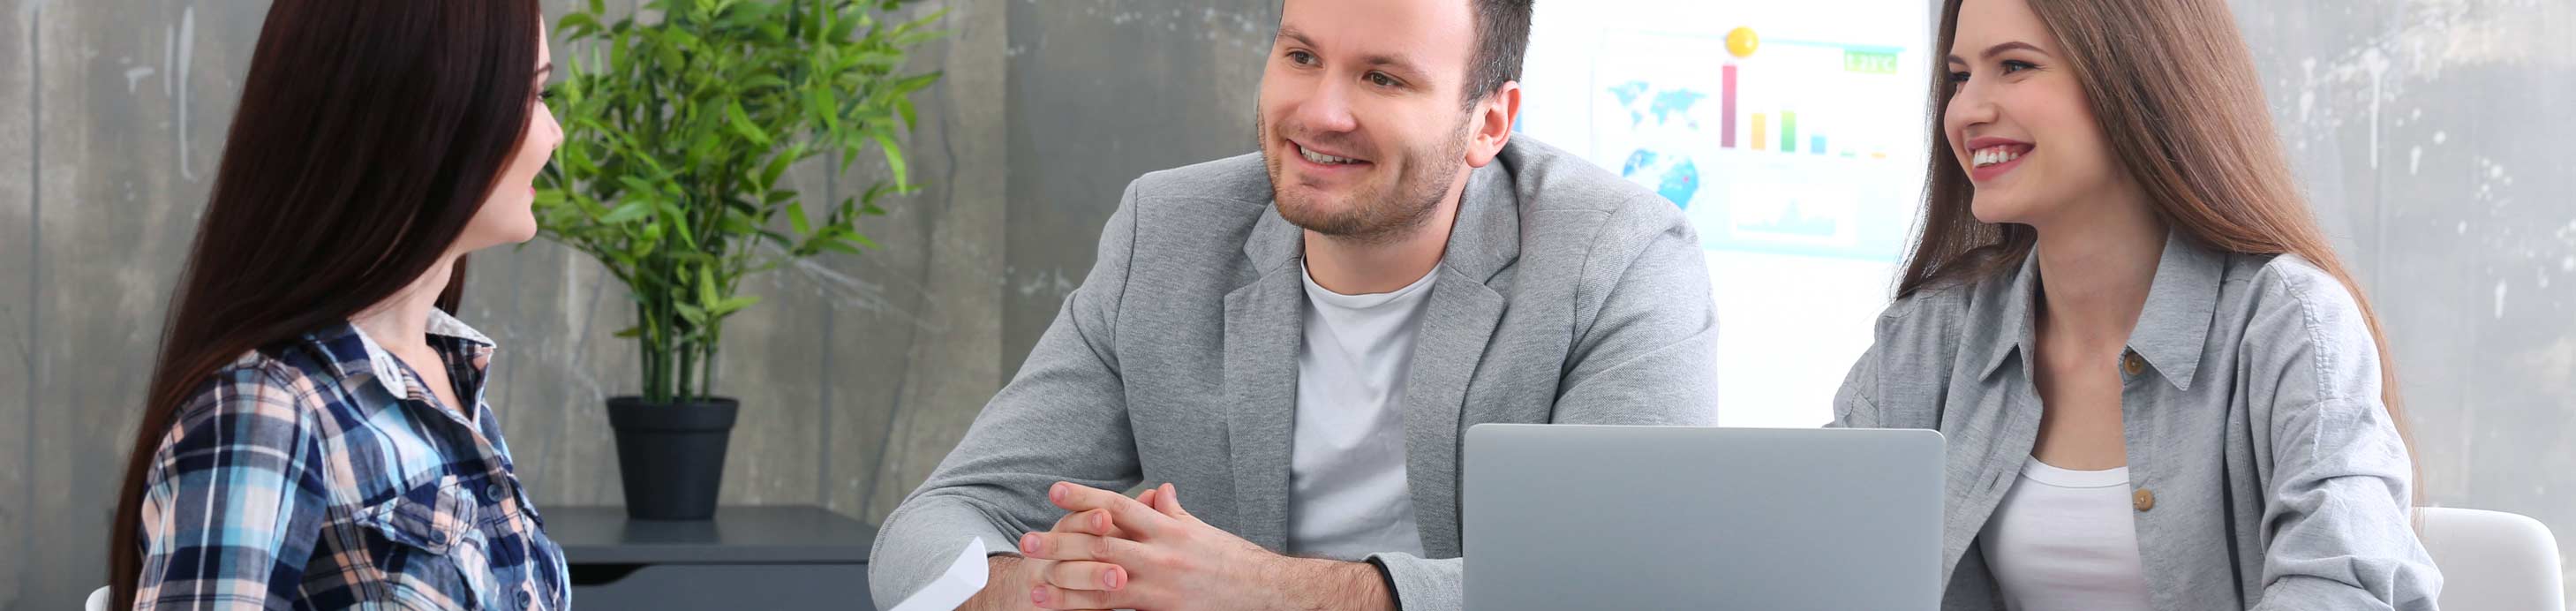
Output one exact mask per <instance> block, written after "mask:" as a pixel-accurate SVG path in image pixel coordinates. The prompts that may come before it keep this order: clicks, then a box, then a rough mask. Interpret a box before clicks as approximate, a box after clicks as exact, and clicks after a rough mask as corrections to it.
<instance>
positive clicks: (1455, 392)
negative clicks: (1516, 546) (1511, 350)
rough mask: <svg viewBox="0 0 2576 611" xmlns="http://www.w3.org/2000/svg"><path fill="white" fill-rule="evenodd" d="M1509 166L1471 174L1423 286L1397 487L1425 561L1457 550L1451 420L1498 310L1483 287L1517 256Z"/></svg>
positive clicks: (1455, 430)
mask: <svg viewBox="0 0 2576 611" xmlns="http://www.w3.org/2000/svg"><path fill="white" fill-rule="evenodd" d="M1507 150H1508V149H1507ZM1514 161H1516V158H1514V157H1510V156H1506V157H1504V158H1503V159H1502V160H1501V162H1498V163H1494V164H1491V165H1487V166H1485V167H1483V168H1480V169H1478V170H1476V173H1475V174H1474V175H1473V176H1472V177H1471V178H1470V179H1469V180H1468V182H1467V188H1466V191H1465V193H1464V194H1462V195H1461V196H1460V197H1459V205H1458V221H1457V223H1456V225H1455V226H1453V227H1452V228H1451V229H1450V231H1449V248H1448V250H1447V252H1446V254H1444V255H1443V256H1442V257H1441V262H1440V267H1439V268H1438V269H1437V270H1436V273H1438V274H1439V277H1438V279H1436V280H1433V281H1432V284H1431V297H1430V303H1429V304H1428V305H1427V306H1426V307H1425V308H1424V309H1423V314H1422V315H1423V320H1422V328H1421V330H1420V331H1419V332H1418V333H1419V335H1417V336H1415V338H1414V343H1413V365H1412V368H1413V371H1412V372H1411V374H1410V377H1409V378H1407V379H1406V381H1405V388H1404V445H1405V461H1404V470H1405V478H1406V480H1407V482H1406V485H1407V486H1408V487H1409V488H1411V490H1412V493H1413V512H1414V522H1415V525H1416V527H1418V528H1420V529H1421V533H1422V551H1423V552H1425V553H1428V554H1430V556H1431V557H1433V558H1454V557H1457V556H1458V555H1459V554H1460V548H1461V546H1460V543H1459V537H1460V533H1459V522H1458V519H1459V518H1458V493H1459V481H1460V478H1459V462H1458V459H1459V456H1458V452H1459V436H1460V434H1461V433H1462V432H1463V431H1461V430H1460V420H1461V418H1460V415H1461V414H1462V413H1463V411H1464V410H1465V407H1466V401H1467V394H1468V393H1467V388H1468V386H1469V385H1470V384H1471V383H1473V382H1474V378H1475V374H1476V368H1477V366H1478V365H1481V364H1483V363H1484V359H1485V347H1486V346H1487V344H1488V343H1490V342H1491V341H1492V339H1493V335H1494V328H1495V326H1496V325H1497V324H1498V323H1500V322H1501V321H1502V318H1503V311H1504V309H1505V308H1504V299H1503V295H1502V294H1501V293H1498V292H1495V291H1494V289H1493V288H1491V287H1489V286H1487V285H1486V283H1487V282H1489V281H1491V280H1492V279H1493V278H1494V277H1495V276H1496V275H1497V274H1499V273H1501V272H1502V270H1503V269H1505V268H1507V267H1509V266H1510V264H1511V263H1512V262H1513V261H1515V260H1517V259H1518V257H1519V255H1520V206H1519V205H1518V200H1519V198H1518V196H1517V195H1516V194H1515V193H1514V191H1513V185H1512V180H1511V173H1510V172H1509V171H1508V166H1509V165H1510V164H1511V162H1514Z"/></svg>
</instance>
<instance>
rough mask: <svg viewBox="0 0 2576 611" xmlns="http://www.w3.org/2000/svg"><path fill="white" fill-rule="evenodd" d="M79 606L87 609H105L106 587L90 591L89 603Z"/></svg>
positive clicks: (102, 610)
mask: <svg viewBox="0 0 2576 611" xmlns="http://www.w3.org/2000/svg"><path fill="white" fill-rule="evenodd" d="M81 608H82V609H87V610H89V611H107V588H99V589H98V590H97V591H93V592H90V593H89V603H88V604H87V605H83V606H82V607H81Z"/></svg>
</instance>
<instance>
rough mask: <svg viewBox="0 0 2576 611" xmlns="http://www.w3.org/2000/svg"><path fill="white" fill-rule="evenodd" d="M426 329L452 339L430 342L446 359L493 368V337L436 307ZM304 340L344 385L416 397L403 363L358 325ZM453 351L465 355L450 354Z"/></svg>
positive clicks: (347, 324)
mask: <svg viewBox="0 0 2576 611" xmlns="http://www.w3.org/2000/svg"><path fill="white" fill-rule="evenodd" d="M424 329H425V331H426V332H427V333H428V335H429V336H430V337H431V338H433V339H446V340H450V341H446V342H440V341H432V342H430V348H431V349H434V350H438V351H439V352H440V353H441V355H440V356H441V357H442V358H455V357H457V356H463V357H465V359H466V360H467V362H470V363H472V364H473V366H474V369H476V370H478V371H480V370H482V369H484V368H486V367H488V366H490V365H491V362H492V352H493V350H494V349H495V346H494V345H493V342H492V338H490V337H488V336H485V335H483V332H481V331H477V330H475V329H474V328H473V327H471V326H467V325H466V324H465V321H461V320H457V319H456V317H455V316H451V315H448V313H447V312H446V311H443V310H439V309H436V308H432V309H430V311H429V324H428V326H426V327H424ZM304 340H305V342H306V344H307V345H309V346H312V347H313V348H314V350H315V351H317V352H318V353H320V354H321V356H322V357H323V358H322V361H323V362H324V363H325V364H327V365H328V366H329V367H330V368H331V374H332V375H335V376H338V377H339V378H340V379H341V380H343V381H344V382H343V383H344V384H349V385H363V384H369V383H373V384H377V385H379V386H382V387H383V388H384V389H385V392H387V393H390V394H392V395H393V396H396V397H411V396H412V393H411V390H410V388H409V387H408V385H407V384H404V382H403V380H404V377H403V374H402V365H401V361H398V360H395V359H394V358H393V355H392V354H390V353H387V352H385V348H384V346H383V345H381V344H377V343H376V340H375V338H373V337H369V336H368V335H367V332H366V330H364V329H360V328H358V325H356V324H354V323H350V322H348V321H341V322H340V323H338V324H334V325H331V326H329V327H326V328H324V329H321V330H318V331H314V332H312V333H307V334H305V335H304ZM451 351H454V352H461V354H447V353H448V352H451ZM460 409H464V407H460Z"/></svg>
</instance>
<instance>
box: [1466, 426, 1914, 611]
mask: <svg viewBox="0 0 2576 611" xmlns="http://www.w3.org/2000/svg"><path fill="white" fill-rule="evenodd" d="M1941 464H1942V455H1941V434H1940V433H1936V432H1933V431H1925V430H1876V429H1744V428H1699V427H1645V426H1579V425H1530V424H1479V425H1476V426H1475V427H1473V428H1470V429H1468V430H1467V465H1466V469H1467V473H1466V483H1465V486H1466V491H1465V495H1466V504H1465V505H1464V507H1463V509H1462V512H1463V513H1462V515H1461V517H1462V518H1463V519H1464V520H1463V521H1464V522H1465V528H1466V531H1465V533H1464V535H1465V549H1464V551H1465V555H1466V561H1465V562H1466V568H1465V571H1466V574H1465V580H1466V582H1465V588H1466V595H1467V608H1468V609H1474V610H1476V611H1516V610H1521V609H1548V610H1557V609H1760V610H1764V611H1795V610H1801V609H1816V610H1825V609H1831V610H1834V611H1845V610H1852V609H1868V610H1871V611H1931V610H1933V609H1936V608H1938V607H1939V606H1940V601H1941V583H1940V578H1941V562H1940V550H1941V503H1942V498H1941V488H1942V485H1941V480H1942V468H1941Z"/></svg>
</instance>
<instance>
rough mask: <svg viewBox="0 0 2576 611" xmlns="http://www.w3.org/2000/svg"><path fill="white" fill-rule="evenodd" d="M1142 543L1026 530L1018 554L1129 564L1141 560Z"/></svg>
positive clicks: (1043, 558)
mask: <svg viewBox="0 0 2576 611" xmlns="http://www.w3.org/2000/svg"><path fill="white" fill-rule="evenodd" d="M1143 551H1144V544H1142V543H1137V542H1134V541H1129V540H1126V539H1120V538H1117V537H1102V536H1096V535H1086V534H1081V533H1057V532H1044V533H1036V532H1033V533H1029V534H1026V535H1021V536H1020V555H1023V556H1028V557H1030V558H1036V559H1039V560H1059V561H1064V560H1090V561H1096V562H1107V563H1111V564H1133V563H1135V562H1136V561H1138V560H1141V559H1142V558H1143V556H1142V555H1141V554H1142V553H1143Z"/></svg>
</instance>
